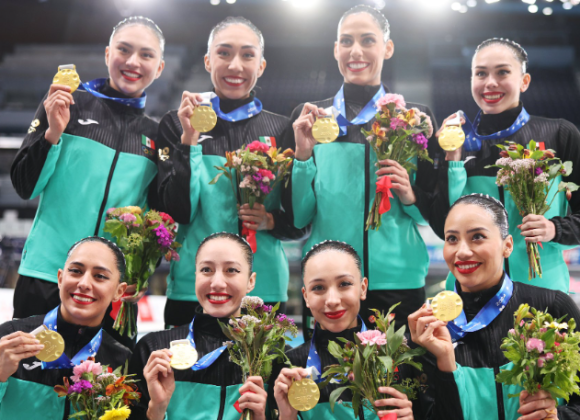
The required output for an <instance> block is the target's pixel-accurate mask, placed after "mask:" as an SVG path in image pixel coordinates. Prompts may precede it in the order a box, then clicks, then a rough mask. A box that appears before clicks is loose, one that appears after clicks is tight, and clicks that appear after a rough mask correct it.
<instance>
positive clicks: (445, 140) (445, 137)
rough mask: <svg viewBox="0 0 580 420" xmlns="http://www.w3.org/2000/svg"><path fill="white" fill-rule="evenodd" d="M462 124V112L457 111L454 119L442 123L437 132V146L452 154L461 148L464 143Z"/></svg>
mask: <svg viewBox="0 0 580 420" xmlns="http://www.w3.org/2000/svg"><path fill="white" fill-rule="evenodd" d="M463 122H464V120H463V111H457V112H456V113H455V118H452V119H449V120H447V121H446V122H445V123H444V126H443V128H442V129H441V131H440V132H439V145H440V146H441V148H442V149H443V150H445V151H446V152H453V151H455V150H457V149H459V148H460V147H461V146H463V143H464V142H465V133H464V132H463V128H461V126H462V124H463Z"/></svg>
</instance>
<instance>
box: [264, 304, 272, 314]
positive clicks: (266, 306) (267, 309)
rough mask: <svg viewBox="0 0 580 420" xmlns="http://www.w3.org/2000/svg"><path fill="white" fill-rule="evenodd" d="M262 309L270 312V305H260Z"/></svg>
mask: <svg viewBox="0 0 580 420" xmlns="http://www.w3.org/2000/svg"><path fill="white" fill-rule="evenodd" d="M262 310H263V311H264V312H268V313H270V312H272V305H262Z"/></svg>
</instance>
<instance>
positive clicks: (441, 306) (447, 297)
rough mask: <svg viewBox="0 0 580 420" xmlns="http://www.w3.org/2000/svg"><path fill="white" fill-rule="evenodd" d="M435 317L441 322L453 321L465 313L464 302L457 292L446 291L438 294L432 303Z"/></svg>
mask: <svg viewBox="0 0 580 420" xmlns="http://www.w3.org/2000/svg"><path fill="white" fill-rule="evenodd" d="M431 307H432V308H433V316H434V317H435V318H437V319H438V320H440V321H453V320H454V319H455V318H457V317H458V316H459V315H460V314H461V312H462V311H463V301H462V300H461V297H459V295H458V294H457V293H455V292H451V291H449V290H446V291H444V292H441V293H438V294H437V296H435V297H434V298H433V302H432V303H431Z"/></svg>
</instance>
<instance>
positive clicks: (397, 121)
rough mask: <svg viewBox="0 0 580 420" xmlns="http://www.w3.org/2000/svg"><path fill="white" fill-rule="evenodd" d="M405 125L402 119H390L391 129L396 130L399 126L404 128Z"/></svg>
mask: <svg viewBox="0 0 580 420" xmlns="http://www.w3.org/2000/svg"><path fill="white" fill-rule="evenodd" d="M406 125H407V123H406V122H405V121H403V120H400V119H398V118H393V119H392V120H391V130H396V129H397V128H399V127H402V128H404V127H405V126H406Z"/></svg>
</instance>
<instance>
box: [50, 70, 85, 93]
mask: <svg viewBox="0 0 580 420" xmlns="http://www.w3.org/2000/svg"><path fill="white" fill-rule="evenodd" d="M52 83H54V84H57V85H65V86H68V87H70V93H73V92H74V91H75V90H77V88H78V87H79V85H80V84H81V79H80V77H79V75H78V73H77V70H76V66H75V65H74V64H64V65H62V66H58V73H56V75H55V76H54V79H52Z"/></svg>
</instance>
